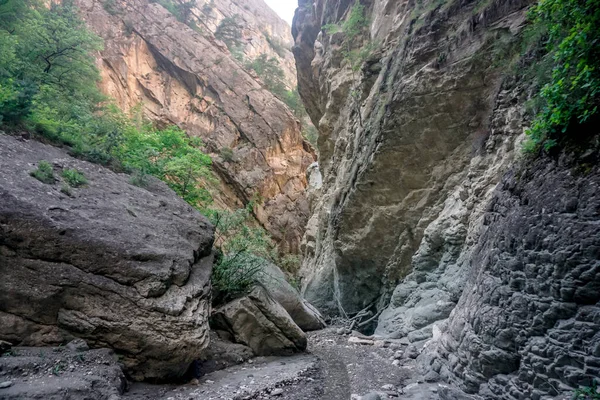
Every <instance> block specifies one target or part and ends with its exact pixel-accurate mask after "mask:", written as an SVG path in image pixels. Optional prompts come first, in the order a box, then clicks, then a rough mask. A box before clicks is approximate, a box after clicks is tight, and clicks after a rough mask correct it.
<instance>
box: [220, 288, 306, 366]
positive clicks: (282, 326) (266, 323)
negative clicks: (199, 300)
mask: <svg viewBox="0 0 600 400" xmlns="http://www.w3.org/2000/svg"><path fill="white" fill-rule="evenodd" d="M211 326H212V327H213V328H214V329H217V330H222V331H226V332H228V333H230V334H231V335H232V336H233V339H234V340H235V341H236V342H237V343H241V344H244V345H246V346H248V347H250V348H251V349H252V351H253V352H254V354H255V355H258V356H269V355H289V354H292V353H295V352H298V351H303V350H305V349H306V345H307V339H306V335H305V334H304V332H302V329H300V328H299V327H298V325H296V323H294V321H293V320H292V318H291V317H290V315H289V314H288V313H287V312H286V311H285V309H284V308H283V307H282V306H281V305H280V304H279V303H278V302H276V301H275V300H274V299H273V298H272V297H271V296H270V295H269V294H268V292H266V291H265V290H264V289H262V288H260V287H257V288H255V289H254V290H253V291H252V292H251V293H250V294H249V295H247V296H245V297H242V298H239V299H236V300H234V301H232V302H230V303H227V304H225V305H224V306H222V307H220V308H219V309H217V310H215V311H214V313H213V316H212V324H211Z"/></svg>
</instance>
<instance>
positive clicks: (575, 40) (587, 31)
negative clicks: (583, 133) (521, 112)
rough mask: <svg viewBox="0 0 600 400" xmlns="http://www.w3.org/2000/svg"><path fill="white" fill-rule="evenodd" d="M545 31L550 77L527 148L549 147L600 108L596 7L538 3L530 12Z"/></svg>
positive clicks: (569, 0) (571, 1)
mask: <svg viewBox="0 0 600 400" xmlns="http://www.w3.org/2000/svg"><path fill="white" fill-rule="evenodd" d="M530 20H531V21H532V23H533V25H534V26H537V27H542V28H544V29H545V30H546V31H547V42H546V49H547V51H548V55H547V57H550V58H551V59H552V60H553V69H552V77H551V79H550V81H549V82H548V83H547V84H546V85H544V86H543V88H542V89H541V92H540V99H541V102H542V105H541V111H540V112H539V113H538V115H537V116H536V117H535V119H534V121H533V124H532V126H531V129H530V130H529V131H528V135H529V138H530V140H529V142H528V143H527V144H526V149H529V150H532V149H535V148H536V147H538V146H540V145H541V146H543V147H544V148H545V149H549V148H552V147H553V146H555V145H556V144H557V143H558V142H560V141H561V139H563V138H564V137H565V135H566V134H567V131H570V132H573V131H575V130H576V129H577V127H578V126H581V125H582V124H585V123H587V122H589V121H590V120H591V119H592V118H597V114H598V107H599V105H600V3H599V2H598V1H597V0H541V1H539V3H538V4H537V5H536V6H535V7H533V8H532V10H531V11H530Z"/></svg>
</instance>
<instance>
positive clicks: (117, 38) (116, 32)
mask: <svg viewBox="0 0 600 400" xmlns="http://www.w3.org/2000/svg"><path fill="white" fill-rule="evenodd" d="M77 4H78V5H79V7H80V9H81V11H82V14H83V17H84V18H85V20H86V21H87V23H88V24H89V26H90V27H91V28H92V29H93V30H94V31H95V32H96V33H97V34H99V35H100V36H101V37H103V38H104V40H105V49H104V50H103V51H102V52H101V53H100V54H99V57H98V65H99V67H100V70H101V74H102V83H101V86H102V89H103V91H104V92H105V93H107V94H108V95H110V96H111V97H113V98H115V99H116V102H117V104H118V105H119V106H120V107H121V108H122V109H124V110H126V111H127V110H130V109H132V108H133V107H136V106H138V105H141V110H142V112H143V114H144V115H145V116H146V117H147V118H149V119H150V120H152V121H154V122H155V123H157V124H159V125H167V124H176V125H178V126H180V127H181V128H183V129H185V130H186V131H187V132H188V134H189V135H192V136H196V137H200V138H202V139H203V141H204V143H205V145H206V150H207V151H208V153H209V154H210V155H211V156H212V158H213V164H214V170H215V172H216V175H217V177H218V178H219V182H218V183H217V184H216V186H217V187H214V188H212V189H213V190H212V192H213V195H214V197H215V202H216V204H217V205H218V206H221V207H228V208H237V207H242V206H244V205H245V204H247V203H248V202H249V201H250V200H253V199H254V200H257V201H256V203H257V207H256V218H257V220H258V221H259V222H260V223H261V224H262V225H263V226H264V227H265V228H266V229H267V230H268V231H269V232H270V233H271V234H272V235H273V236H274V237H275V239H277V240H278V241H279V242H280V243H282V247H281V249H282V250H283V251H297V249H298V246H299V242H300V238H301V237H302V233H303V231H304V226H305V223H306V219H307V215H308V205H307V202H306V199H305V196H304V190H305V187H306V183H307V182H306V177H305V170H306V168H307V167H308V165H310V164H311V163H312V162H313V161H314V155H313V153H312V150H311V149H310V146H308V145H307V144H306V143H305V142H304V140H303V138H302V136H301V133H300V125H299V123H298V121H297V120H296V119H295V118H294V116H293V115H292V113H291V112H290V111H289V109H288V108H287V107H286V106H285V105H284V104H283V103H282V102H281V101H280V100H279V99H277V98H276V97H275V96H274V95H273V94H272V93H271V92H269V91H268V90H267V89H266V88H265V87H264V85H263V84H262V82H261V81H260V80H259V79H258V78H257V77H256V76H252V75H251V74H250V73H249V72H247V71H246V70H245V69H244V68H243V67H242V65H241V63H240V62H239V61H237V60H236V59H235V58H234V57H233V56H232V54H231V53H230V52H229V50H228V49H227V47H226V46H225V44H224V43H223V42H221V41H219V40H217V39H215V37H214V35H213V34H212V33H211V29H212V30H214V29H216V28H215V26H218V23H219V21H220V20H221V19H222V18H224V17H225V16H228V15H236V14H237V15H240V17H239V18H240V20H239V21H240V23H241V24H242V25H243V28H244V29H243V35H244V36H243V38H244V40H245V41H246V45H245V46H244V51H246V52H247V53H248V54H251V53H252V52H253V51H255V52H262V51H263V50H265V51H267V48H266V47H267V46H265V44H264V43H263V41H266V36H265V35H266V34H268V35H272V36H270V38H273V40H275V39H277V40H281V41H284V40H285V37H286V35H285V33H284V31H285V29H284V27H285V23H284V22H283V21H281V20H279V19H278V18H276V17H275V16H274V15H273V13H272V12H269V11H267V10H265V9H264V8H265V7H266V6H264V7H263V4H262V2H259V1H256V2H254V3H251V4H250V3H249V4H245V5H239V4H238V3H237V2H235V1H234V2H211V3H207V4H206V7H203V5H202V4H201V2H198V3H197V6H196V7H194V8H192V10H191V12H192V16H191V17H189V19H188V24H186V23H183V22H180V21H179V20H178V19H177V18H175V16H174V15H173V14H171V13H170V12H169V11H167V10H166V9H165V8H164V7H163V6H161V5H160V4H158V3H154V2H149V1H147V0H136V1H110V2H99V1H91V0H78V1H77ZM246 6H248V7H250V9H248V8H246ZM253 7H254V9H255V10H256V9H261V8H262V11H261V12H262V13H264V14H268V15H267V16H265V20H264V21H263V20H262V19H259V17H260V16H259V15H256V14H253V11H252V10H253ZM200 10H203V11H200ZM194 13H197V16H194V15H196V14H194ZM203 13H206V14H203ZM208 14H210V15H212V16H213V17H211V19H209V18H208V17H204V16H203V15H208ZM250 16H253V17H254V19H252V20H250ZM236 18H238V17H236ZM261 18H262V17H261ZM180 19H181V18H180ZM194 20H195V21H200V20H202V21H205V23H206V25H207V27H208V28H205V29H202V27H201V26H199V25H198V24H199V22H198V24H196V25H194V24H192V22H193V21H194ZM257 21H262V22H261V23H262V25H260V24H258V22H257ZM188 25H189V26H188ZM190 26H192V27H194V26H195V28H194V29H192V27H190ZM209 28H210V29H209ZM259 34H260V35H262V36H261V38H262V39H260V40H259V39H255V38H254V36H253V35H259ZM272 51H273V50H272ZM284 56H285V54H284ZM287 57H288V58H289V56H287ZM284 59H285V57H284ZM284 61H285V60H284ZM285 62H287V63H288V67H289V60H288V61H285ZM282 64H284V65H286V64H285V63H284V62H282ZM288 69H289V68H288ZM288 74H289V71H288Z"/></svg>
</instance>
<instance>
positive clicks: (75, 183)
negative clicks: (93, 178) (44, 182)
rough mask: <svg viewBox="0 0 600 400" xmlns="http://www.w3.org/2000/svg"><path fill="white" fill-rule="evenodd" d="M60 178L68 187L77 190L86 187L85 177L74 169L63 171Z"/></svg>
mask: <svg viewBox="0 0 600 400" xmlns="http://www.w3.org/2000/svg"><path fill="white" fill-rule="evenodd" d="M61 176H62V177H63V179H64V180H65V181H66V182H67V183H68V184H69V186H71V187H74V188H78V187H82V186H85V185H87V183H88V180H87V178H86V177H85V175H84V174H83V173H81V172H79V171H77V170H76V169H65V170H64V171H63V172H62V174H61Z"/></svg>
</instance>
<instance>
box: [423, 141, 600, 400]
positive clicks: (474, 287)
mask: <svg viewBox="0 0 600 400" xmlns="http://www.w3.org/2000/svg"><path fill="white" fill-rule="evenodd" d="M597 165H598V164H597V152H596V153H594V152H591V153H589V154H588V159H587V160H585V159H584V160H582V159H577V160H576V161H573V159H570V157H566V156H564V155H563V156H562V157H561V158H560V159H559V160H553V159H548V158H542V159H538V160H536V161H535V162H533V163H532V164H526V165H525V166H523V167H522V168H517V169H515V170H514V171H513V172H510V173H508V174H507V175H506V176H505V177H504V179H503V180H502V182H501V183H500V185H499V187H498V189H497V191H496V193H495V194H494V197H493V198H492V200H491V201H490V203H489V206H488V212H486V213H485V215H484V227H485V228H484V230H485V231H484V233H483V234H482V235H481V238H480V242H479V244H478V246H477V247H476V249H475V251H474V252H473V255H472V258H471V265H472V269H471V271H469V276H468V278H469V279H468V282H467V284H466V286H465V290H464V291H463V294H462V296H461V298H460V301H459V302H458V305H457V306H456V308H455V309H454V311H452V314H451V315H450V318H449V319H448V321H446V322H444V323H441V324H439V325H438V326H436V327H435V328H434V329H435V330H436V332H437V334H436V337H435V340H433V341H432V342H430V343H429V344H428V345H427V349H426V351H425V353H424V354H423V355H422V356H421V361H422V363H423V364H424V367H425V369H429V370H434V371H435V372H437V373H439V374H440V376H441V377H442V378H444V379H446V380H449V381H452V382H456V383H458V384H459V385H461V386H462V387H463V388H464V389H465V390H466V391H468V392H471V393H477V392H480V393H481V394H484V395H485V396H486V397H489V398H502V399H524V398H526V399H540V398H542V397H544V396H547V395H550V396H553V395H557V394H560V393H562V392H565V391H566V392H569V391H572V390H573V389H574V388H578V387H580V386H591V384H592V382H593V380H594V379H596V378H597V377H598V376H600V333H599V332H600V308H599V306H598V304H600V303H599V301H600V235H599V234H598V225H599V224H600V198H599V197H598V193H599V189H600V169H599V168H598V166H597Z"/></svg>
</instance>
